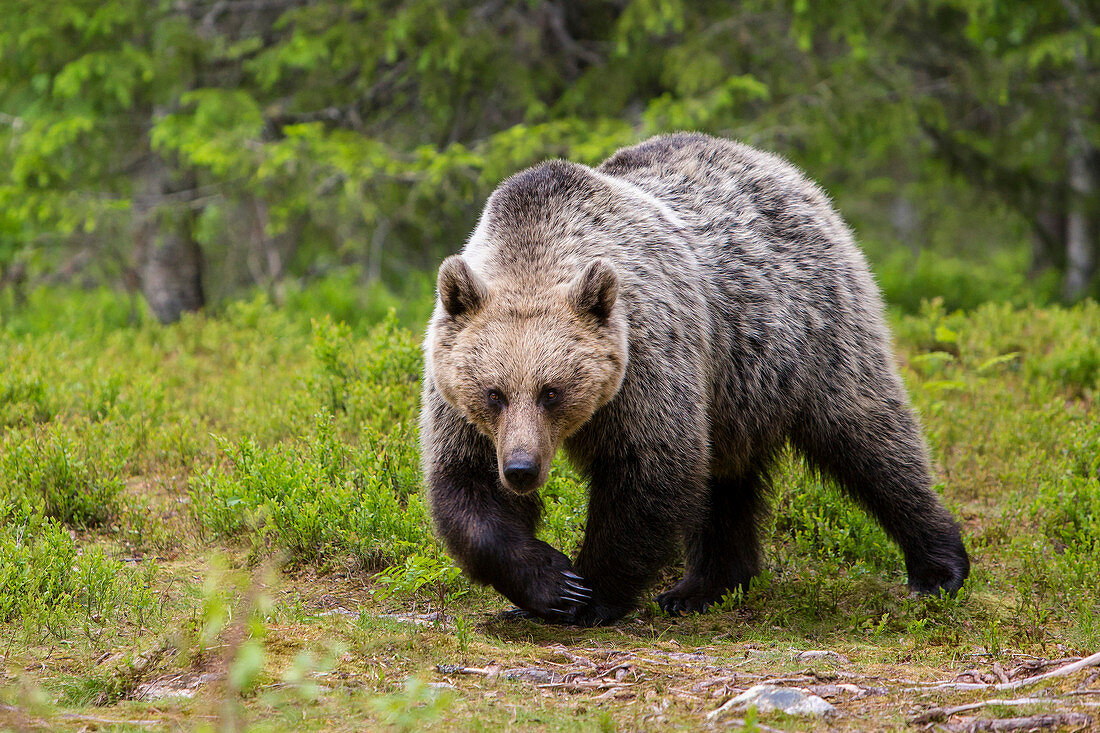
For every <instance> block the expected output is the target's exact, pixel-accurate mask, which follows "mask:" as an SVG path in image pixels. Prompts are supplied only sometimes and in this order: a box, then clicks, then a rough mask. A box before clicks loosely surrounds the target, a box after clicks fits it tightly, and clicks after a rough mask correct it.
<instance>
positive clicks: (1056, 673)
mask: <svg viewBox="0 0 1100 733" xmlns="http://www.w3.org/2000/svg"><path fill="white" fill-rule="evenodd" d="M1097 666H1100V653H1096V654H1093V655H1092V656H1088V657H1085V658H1084V659H1079V660H1077V661H1076V662H1074V663H1072V664H1067V665H1066V666H1064V667H1059V668H1058V669H1054V670H1051V671H1050V672H1045V673H1043V674H1040V675H1036V676H1034V677H1025V678H1024V679H1019V680H1013V681H1012V682H1001V683H998V684H985V683H982V682H940V683H937V684H934V685H918V686H917V687H910V688H908V689H907V690H906V692H912V691H915V690H1018V689H1019V688H1021V687H1025V686H1027V685H1033V684H1035V683H1036V682H1042V681H1043V680H1049V679H1053V678H1055V677H1065V676H1066V675H1068V674H1073V673H1074V672H1079V671H1080V670H1082V669H1087V668H1089V667H1097Z"/></svg>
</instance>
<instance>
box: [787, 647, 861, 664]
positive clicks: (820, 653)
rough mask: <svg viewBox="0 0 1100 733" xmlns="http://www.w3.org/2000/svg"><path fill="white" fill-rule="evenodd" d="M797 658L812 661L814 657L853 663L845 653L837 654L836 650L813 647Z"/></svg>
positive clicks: (835, 662) (840, 662)
mask: <svg viewBox="0 0 1100 733" xmlns="http://www.w3.org/2000/svg"><path fill="white" fill-rule="evenodd" d="M796 659H799V660H802V661H811V660H814V659H824V660H826V661H829V662H832V663H833V664H851V663H852V660H850V659H848V657H846V656H844V655H843V654H837V653H836V652H833V651H829V650H828V649H811V650H809V651H805V652H802V653H801V654H799V655H798V656H797V657H796Z"/></svg>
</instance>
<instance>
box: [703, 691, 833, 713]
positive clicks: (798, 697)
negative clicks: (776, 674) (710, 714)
mask: <svg viewBox="0 0 1100 733" xmlns="http://www.w3.org/2000/svg"><path fill="white" fill-rule="evenodd" d="M750 705H755V706H756V709H757V710H759V711H760V712H762V713H769V712H771V711H773V710H781V711H783V712H784V713H787V714H789V715H833V714H834V713H836V708H835V707H833V706H832V705H830V704H829V703H827V702H825V701H824V700H823V699H821V698H820V697H818V696H817V695H812V694H810V693H808V692H803V691H802V690H799V689H797V688H794V687H776V686H775V685H753V686H752V687H750V688H749V689H747V690H745V691H744V692H742V693H741V694H740V695H738V696H737V697H735V698H733V699H732V700H730V701H729V702H728V703H726V704H725V705H723V706H722V707H723V708H727V706H728V707H749V706H750ZM727 709H728V708H727Z"/></svg>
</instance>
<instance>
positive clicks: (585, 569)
mask: <svg viewBox="0 0 1100 733" xmlns="http://www.w3.org/2000/svg"><path fill="white" fill-rule="evenodd" d="M425 349H426V355H427V363H426V367H425V376H424V400H423V412H422V417H421V442H422V448H423V457H424V458H423V459H424V466H425V475H426V477H427V482H428V487H429V491H430V499H431V506H432V511H433V516H434V519H435V522H436V527H437V530H438V532H439V534H440V535H441V536H442V538H443V540H444V541H445V543H446V545H447V547H448V549H449V551H450V552H451V553H452V554H453V555H454V557H455V558H456V559H457V560H458V562H459V563H460V564H461V566H462V567H463V568H464V569H465V570H466V572H467V573H468V574H469V575H470V577H471V578H473V579H474V580H475V581H478V582H482V583H488V584H491V585H492V586H493V587H494V588H496V589H497V590H499V591H500V592H501V593H503V594H504V595H505V596H507V597H508V598H509V599H511V600H512V602H514V603H515V604H516V605H517V606H519V607H520V608H521V609H523V610H525V611H527V612H529V613H530V614H533V615H535V616H539V617H541V618H544V619H547V620H551V621H557V622H567V623H568V622H572V623H581V624H600V623H607V622H610V621H613V620H615V619H617V618H619V617H621V616H622V615H623V614H625V613H627V612H628V611H630V610H631V609H632V608H634V607H635V605H636V604H637V602H638V600H639V597H640V595H641V594H642V593H643V592H644V591H645V590H646V589H647V588H648V586H649V585H650V584H651V583H652V581H653V580H654V578H655V576H656V574H657V572H658V571H659V570H660V569H661V568H662V567H663V566H664V565H665V564H666V563H667V562H668V561H669V560H670V557H671V556H672V555H673V553H674V552H675V549H676V545H677V543H678V542H680V543H682V545H683V547H684V552H685V559H686V568H685V572H684V576H683V579H682V580H680V582H679V583H677V584H676V585H675V586H673V588H671V589H670V590H668V591H667V592H665V593H663V594H661V595H660V596H658V599H657V600H658V602H659V603H660V605H661V607H662V608H664V609H665V610H666V611H667V612H669V613H680V612H689V611H699V610H702V609H704V608H706V606H707V605H708V604H710V603H713V602H714V601H715V600H717V599H718V598H720V597H721V596H722V594H724V593H726V592H727V591H728V590H730V589H732V588H735V587H737V586H739V585H741V584H744V583H747V581H748V580H749V578H751V577H752V576H753V575H754V574H755V573H757V572H758V571H759V569H760V546H759V541H758V537H757V522H758V518H759V516H760V514H761V512H762V511H763V510H764V508H765V499H766V497H765V494H764V489H765V484H766V481H767V474H768V471H769V469H770V467H771V465H772V462H773V457H774V455H775V453H776V451H777V449H779V448H780V447H781V446H782V445H784V443H785V442H786V441H790V442H791V443H792V444H793V445H794V446H795V447H796V448H797V449H798V450H799V451H800V452H801V453H802V454H804V455H805V456H806V458H807V459H808V460H809V461H810V462H811V463H812V464H813V465H814V466H816V467H817V468H819V469H820V470H821V471H823V472H824V473H826V474H828V475H830V476H832V477H834V478H835V479H836V480H837V482H838V483H839V484H840V485H841V486H843V487H844V488H845V489H846V490H847V491H848V492H849V493H850V494H851V495H852V496H853V497H854V498H855V499H856V500H857V501H859V502H860V503H861V504H862V505H863V506H864V507H865V508H866V509H867V510H868V511H870V512H871V513H872V514H873V515H874V516H875V517H876V518H877V519H878V521H879V522H880V523H881V524H882V526H883V527H884V528H885V529H886V531H887V532H888V533H889V534H890V536H891V537H892V538H893V539H894V540H895V541H896V542H897V543H898V544H899V545H900V546H901V548H902V550H903V551H904V553H905V561H906V569H907V570H908V574H909V585H910V586H911V587H912V588H913V589H914V590H916V591H918V592H921V593H936V592H939V591H947V592H954V591H956V590H958V588H959V587H960V586H961V585H962V583H963V581H964V580H965V578H966V577H967V574H968V572H969V567H970V565H969V560H968V559H967V554H966V550H965V549H964V547H963V544H962V540H961V538H960V535H959V530H958V528H957V526H956V524H955V522H954V521H953V519H952V518H951V516H950V515H949V513H948V512H947V511H946V510H945V509H944V508H943V506H942V505H941V504H940V502H939V500H938V498H937V496H936V494H935V493H934V492H933V491H932V490H931V489H930V488H929V486H930V483H931V481H930V475H929V465H928V455H927V452H926V450H925V447H924V444H923V442H922V439H921V435H920V429H919V425H918V423H917V420H916V418H915V417H914V415H913V412H912V410H911V409H910V407H909V404H908V400H907V397H906V394H905V391H904V389H903V386H902V383H901V381H900V379H899V378H898V375H897V372H896V370H895V367H894V365H893V359H892V355H891V350H890V338H889V333H888V332H887V329H886V326H885V325H884V322H883V317H882V302H881V300H880V297H879V294H878V291H877V289H876V287H875V285H874V283H873V281H872V279H871V276H870V275H869V273H868V270H867V265H866V263H865V261H864V259H863V256H862V255H861V254H860V252H859V250H858V249H857V248H856V246H855V244H854V243H853V240H852V236H851V233H850V232H849V231H848V229H847V227H846V226H845V225H844V223H843V222H842V221H841V219H840V217H839V216H838V215H837V214H836V212H835V211H834V210H833V209H832V207H831V206H830V204H829V202H828V200H827V199H826V197H825V195H824V194H823V193H822V192H821V191H820V190H819V189H818V188H817V187H816V186H815V185H813V184H812V183H810V182H809V181H807V180H806V179H805V178H804V177H803V176H802V174H801V173H799V171H797V170H796V169H795V168H794V167H793V166H791V165H789V164H788V163H786V162H785V161H783V160H781V159H780V158H778V157H775V156H773V155H769V154H767V153H762V152H760V151H757V150H754V149H752V148H749V147H746V146H744V145H740V144H738V143H734V142H729V141H725V140H719V139H715V138H711V137H707V136H704V135H698V134H677V135H669V136H665V137H658V138H653V139H651V140H649V141H647V142H644V143H642V144H640V145H637V146H635V147H631V148H626V149H624V150H620V151H619V152H618V153H616V154H615V155H614V156H612V157H611V158H610V159H609V160H607V161H605V162H604V163H603V164H602V165H601V166H600V167H599V168H597V169H591V168H588V167H586V166H582V165H576V164H573V163H568V162H563V161H551V162H548V163H544V164H542V165H539V166H536V167H534V168H531V169H529V170H526V171H523V172H521V173H519V174H517V175H515V176H513V177H512V178H510V179H508V180H507V181H505V182H504V183H503V184H502V185H501V186H500V188H498V189H497V190H496V191H495V192H494V193H493V195H492V196H491V197H490V199H489V201H488V203H487V204H486V207H485V211H484V213H483V214H482V218H481V221H480V223H479V224H478V227H477V229H476V230H475V231H474V233H473V235H472V236H471V238H470V240H469V242H468V243H467V245H466V247H465V249H464V250H463V252H462V253H461V255H456V256H453V257H450V258H448V259H447V260H446V261H445V262H444V263H443V265H442V266H441V268H440V272H439V302H438V303H437V307H436V311H435V314H434V316H433V318H432V322H431V325H430V326H429V328H428V334H427V338H426V342H425ZM562 446H564V448H565V450H566V452H567V454H568V455H569V457H570V459H571V461H572V462H573V464H574V465H575V466H576V467H577V468H578V469H579V471H580V472H581V473H582V474H583V475H584V476H585V477H586V478H587V479H588V481H589V484H590V490H589V505H588V525H587V530H586V534H585V538H584V543H583V546H582V547H581V550H580V552H579V554H578V555H577V557H576V559H575V560H574V561H570V559H569V558H567V557H566V556H565V555H563V554H562V553H561V552H559V551H557V550H556V549H554V548H553V547H551V546H550V545H548V544H546V543H545V542H542V541H540V540H538V539H536V538H535V529H536V526H537V523H538V521H539V514H540V508H541V505H540V502H539V499H538V495H537V491H536V490H537V487H538V486H540V485H541V484H542V483H543V482H544V481H545V480H546V475H547V470H548V468H549V465H550V461H551V460H552V458H553V456H554V454H555V453H556V451H557V450H558V448H559V447H562Z"/></svg>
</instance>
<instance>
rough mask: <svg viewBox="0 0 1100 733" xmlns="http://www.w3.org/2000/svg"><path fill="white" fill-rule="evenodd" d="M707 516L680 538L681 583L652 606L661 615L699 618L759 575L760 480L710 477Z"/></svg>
mask: <svg viewBox="0 0 1100 733" xmlns="http://www.w3.org/2000/svg"><path fill="white" fill-rule="evenodd" d="M708 490H709V503H708V507H707V513H706V514H705V515H704V516H703V517H702V518H701V522H700V523H699V525H698V526H696V527H693V528H691V529H689V530H688V531H687V532H686V533H685V536H684V555H685V557H684V561H685V562H684V577H683V578H682V579H681V580H680V582H678V583H677V584H676V585H674V586H673V587H672V588H670V589H669V590H668V591H666V592H665V593H662V594H660V595H658V596H657V604H658V605H659V606H660V607H661V610H663V611H664V612H665V613H668V614H671V615H678V614H681V613H702V612H703V611H705V610H706V609H707V607H708V606H710V605H711V604H713V603H717V602H718V601H719V600H721V598H722V596H724V595H725V594H726V593H729V592H730V591H731V590H734V589H735V588H737V587H738V586H748V583H749V580H750V579H751V578H752V577H753V576H755V575H756V574H757V573H759V572H760V540H759V537H758V536H757V529H756V527H757V522H758V520H759V518H760V514H761V513H762V512H763V510H764V506H765V502H764V477H763V476H761V475H760V474H759V473H755V472H754V473H750V474H748V475H746V476H741V477H738V478H726V477H720V478H716V477H712V478H711V479H710V481H709V482H708Z"/></svg>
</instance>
